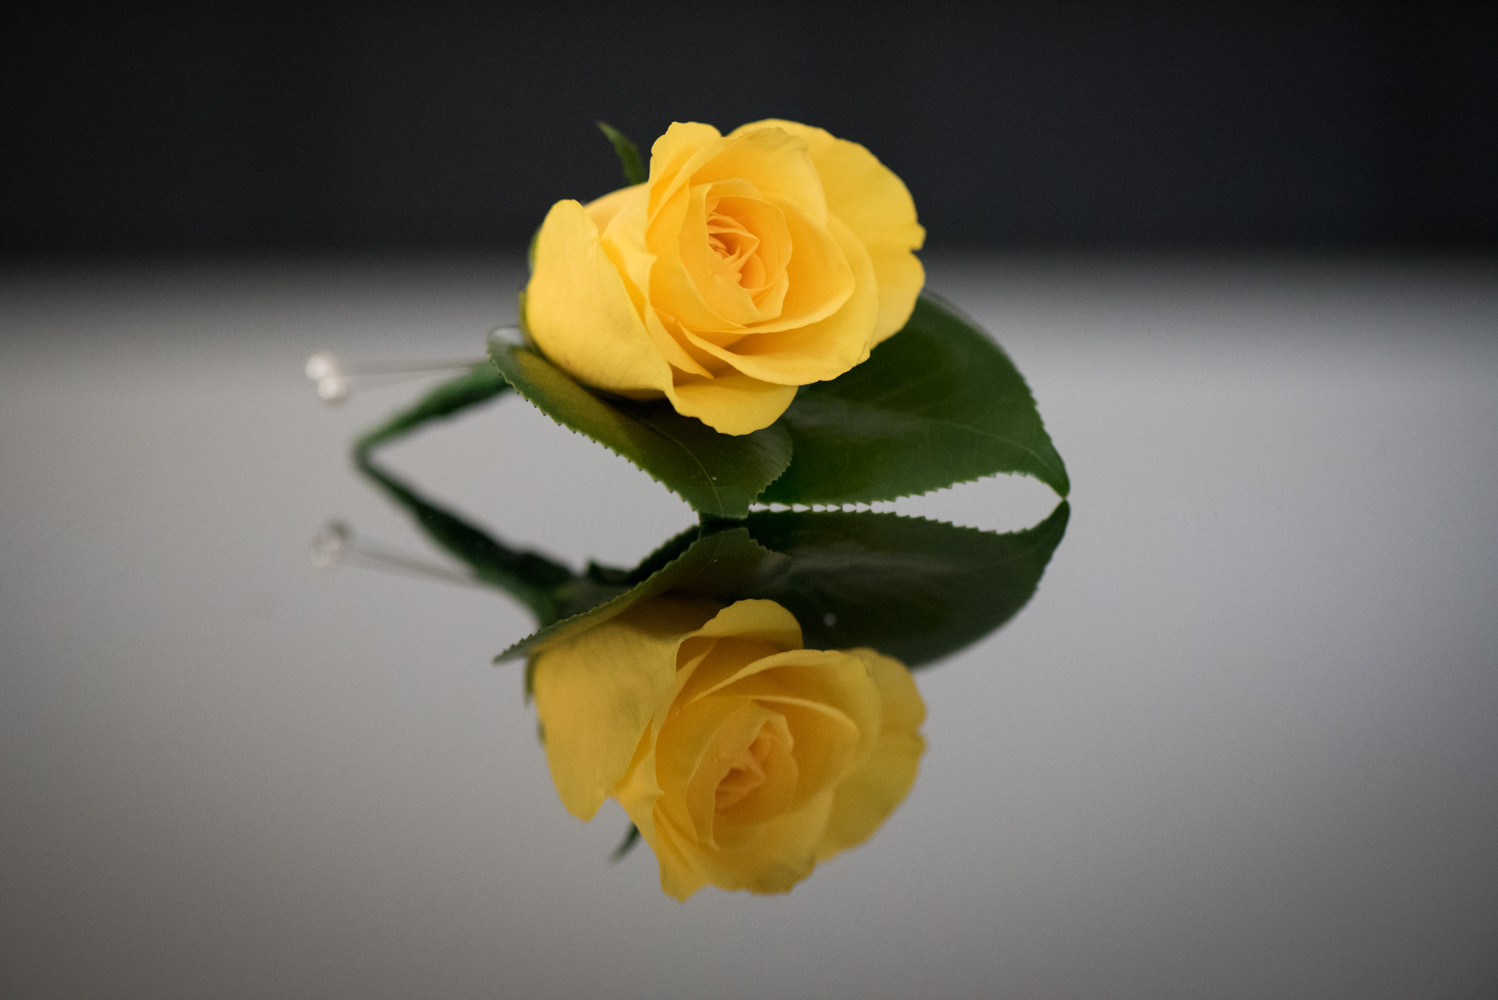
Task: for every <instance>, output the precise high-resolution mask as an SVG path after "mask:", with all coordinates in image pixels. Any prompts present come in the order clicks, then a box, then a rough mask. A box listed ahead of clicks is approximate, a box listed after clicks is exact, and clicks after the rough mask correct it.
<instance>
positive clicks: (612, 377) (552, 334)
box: [524, 201, 671, 395]
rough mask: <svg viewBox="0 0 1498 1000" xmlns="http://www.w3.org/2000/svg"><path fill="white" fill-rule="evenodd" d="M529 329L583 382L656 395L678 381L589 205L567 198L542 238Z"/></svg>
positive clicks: (529, 297) (527, 312) (549, 216)
mask: <svg viewBox="0 0 1498 1000" xmlns="http://www.w3.org/2000/svg"><path fill="white" fill-rule="evenodd" d="M524 317H525V328H526V331H527V333H529V334H530V337H531V339H532V340H534V341H535V343H536V346H537V347H538V348H539V349H540V350H541V352H542V353H543V354H545V355H546V356H547V357H548V358H550V359H551V361H552V362H553V363H554V364H556V365H558V366H559V367H561V368H563V369H565V370H566V371H568V372H570V373H571V374H572V376H573V378H575V379H577V380H578V381H579V382H584V383H586V384H589V385H594V386H599V387H602V388H606V389H609V390H611V391H613V392H618V393H623V394H626V395H627V394H631V393H635V394H654V393H659V392H661V391H664V389H665V387H666V386H667V385H669V384H670V382H671V369H670V366H669V365H667V364H666V361H665V359H664V358H663V357H662V356H661V354H660V352H659V351H658V350H656V349H655V346H654V344H653V343H652V340H651V337H650V334H649V332H648V331H647V330H646V328H645V324H644V323H643V322H642V321H641V319H640V315H639V313H638V312H637V311H636V309H635V307H634V304H633V303H632V302H631V300H630V296H629V292H628V290H627V289H626V287H625V283H624V279H623V278H621V277H620V274H619V270H618V269H617V268H616V267H615V266H614V264H613V262H612V261H611V260H610V259H609V257H608V255H607V254H606V253H605V251H604V248H603V246H602V244H601V242H600V238H599V233H598V227H597V226H596V225H594V223H593V220H592V219H591V218H589V217H588V213H587V212H586V211H585V210H584V209H583V207H582V205H580V204H578V203H577V202H575V201H559V202H557V203H556V204H555V205H553V206H552V207H551V211H549V212H547V213H546V220H545V221H544V222H543V223H542V224H541V231H540V232H539V233H538V234H537V236H536V266H535V270H534V271H533V272H532V274H531V280H530V284H529V285H528V286H527V288H526V293H525V297H524Z"/></svg>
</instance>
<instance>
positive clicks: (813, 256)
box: [522, 121, 925, 434]
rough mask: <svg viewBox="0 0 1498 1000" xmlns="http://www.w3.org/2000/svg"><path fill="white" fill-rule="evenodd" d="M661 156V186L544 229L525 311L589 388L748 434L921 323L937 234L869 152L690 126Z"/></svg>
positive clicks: (809, 138)
mask: <svg viewBox="0 0 1498 1000" xmlns="http://www.w3.org/2000/svg"><path fill="white" fill-rule="evenodd" d="M650 153H651V155H650V178H649V180H648V181H646V183H644V184H637V185H635V186H633V187H627V188H624V189H622V190H619V191H615V192H614V193H612V194H609V195H605V196H604V197H602V198H599V199H598V200H597V201H594V202H592V203H591V204H589V205H587V206H586V207H585V206H583V205H580V204H579V203H578V202H576V201H559V202H557V203H556V204H555V205H553V206H552V208H551V211H550V212H548V213H547V216H546V220H545V221H544V222H543V223H542V225H541V229H540V232H539V233H538V234H537V236H536V244H535V258H534V263H533V271H532V274H531V280H530V284H529V285H528V286H527V287H526V291H525V295H524V297H523V307H522V312H523V322H524V324H525V327H526V330H527V331H528V332H529V334H530V337H531V339H532V340H533V341H534V343H535V344H536V346H537V348H538V349H539V350H540V351H541V352H542V353H543V354H545V355H546V356H547V357H548V358H549V359H550V360H551V361H552V362H553V363H554V364H556V365H558V366H559V367H561V368H563V369H565V370H566V371H567V372H569V373H570V374H571V375H572V376H573V377H574V378H576V379H577V380H578V381H580V382H582V383H584V384H586V385H590V386H593V387H594V388H597V389H603V390H606V391H609V392H613V393H618V394H620V395H624V396H628V397H631V398H635V399H651V398H659V397H661V396H665V398H666V399H668V400H669V401H670V403H671V405H672V406H673V407H675V408H676V410H677V411H678V412H679V413H682V414H685V415H687V416H690V417H696V418H697V419H699V420H701V421H702V422H703V423H705V424H707V425H708V426H710V427H712V428H713V429H715V430H718V431H720V432H722V433H724V434H747V433H750V432H751V431H756V430H759V429H760V428H762V427H768V426H769V425H770V424H772V423H774V422H775V420H776V418H778V417H779V416H780V415H781V414H782V413H784V412H785V410H786V407H788V406H790V404H791V400H792V399H793V398H794V397H795V395H796V388H797V387H798V386H802V385H806V384H807V383H810V382H819V381H822V380H824V379H832V378H836V377H837V376H839V375H841V374H843V373H844V372H846V371H847V370H848V369H850V368H852V367H853V366H854V365H857V364H858V363H860V362H861V361H863V360H864V359H865V358H867V357H868V356H869V350H870V349H871V348H872V347H873V346H874V345H875V344H877V343H879V342H880V341H881V340H883V339H885V338H886V337H888V336H890V335H891V334H893V333H895V332H896V331H897V330H899V329H900V328H901V327H902V326H904V325H905V321H906V320H907V319H909V318H910V312H911V309H913V308H914V306H915V300H916V296H917V295H918V294H919V293H920V290H921V285H922V283H923V282H924V280H925V275H924V272H923V270H922V268H921V264H920V261H919V260H917V259H916V256H915V254H914V251H915V250H918V249H919V248H920V246H921V243H922V241H923V240H924V239H925V230H924V229H922V228H921V226H920V225H919V224H918V223H917V222H916V215H915V205H914V203H913V202H912V201H911V198H910V193H909V192H908V191H907V190H906V188H905V185H904V184H903V183H902V182H901V181H900V179H899V178H898V177H896V176H895V175H894V174H893V173H892V172H891V171H890V170H889V169H888V168H887V167H885V166H884V165H883V164H882V163H880V162H879V161H878V160H877V159H875V158H874V155H873V154H872V153H870V152H869V151H868V150H867V149H865V148H864V147H863V146H860V145H858V144H857V143H852V142H848V141H846V140H843V139H836V138H834V137H833V136H831V135H829V134H828V133H827V132H825V131H823V130H822V129H819V128H812V127H810V126H807V125H800V124H797V123H796V122H788V121H762V122H755V123H753V124H750V125H745V126H744V127H742V128H740V129H737V130H736V131H734V132H732V133H730V134H729V135H727V136H724V135H721V134H719V132H718V130H717V129H715V128H713V127H712V126H711V125H702V124H698V123H686V124H683V123H680V122H678V123H676V124H673V125H672V126H671V127H670V129H668V130H667V132H666V134H665V135H663V136H661V138H659V139H657V140H656V142H655V145H654V146H653V147H652V148H651V151H650Z"/></svg>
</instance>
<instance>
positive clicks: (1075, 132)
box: [0, 2, 1498, 258]
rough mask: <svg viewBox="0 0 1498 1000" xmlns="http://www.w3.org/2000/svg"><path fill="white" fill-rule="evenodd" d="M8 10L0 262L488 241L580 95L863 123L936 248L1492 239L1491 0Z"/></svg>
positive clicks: (531, 202) (576, 134) (710, 111)
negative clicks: (1, 258) (23, 14)
mask: <svg viewBox="0 0 1498 1000" xmlns="http://www.w3.org/2000/svg"><path fill="white" fill-rule="evenodd" d="M1483 8H1487V9H1486V10H1484V9H1483ZM9 34H10V35H11V39H10V46H9V48H10V49H11V51H10V52H9V53H8V54H7V56H6V58H5V59H4V60H3V61H0V102H3V103H0V107H3V108H4V112H5V117H6V119H8V126H7V132H8V134H9V137H10V138H9V141H8V142H7V146H8V151H7V155H6V157H5V161H6V171H7V172H8V173H9V175H10V176H9V181H8V182H7V183H6V184H5V185H4V188H3V190H4V194H3V195H0V198H3V202H0V206H3V219H4V225H3V226H0V253H3V254H4V255H5V256H8V257H10V258H26V257H34V256H43V257H48V258H58V257H76V256H79V255H84V256H92V257H97V256H100V255H115V254H128V255H138V254H141V253H155V254H173V255H181V254H190V255H193V256H199V257H200V256H202V255H204V254H215V255H219V254H235V255H238V254H243V253H245V252H258V251H287V250H291V251H307V250H313V251H348V250H357V251H375V252H380V253H390V252H394V253H404V252H443V251H464V250H478V251H490V252H492V251H494V250H503V249H505V248H508V247H510V246H513V245H514V244H515V243H516V242H517V241H522V240H524V239H525V238H526V236H527V235H528V234H529V233H530V232H531V231H532V229H533V228H534V227H535V225H536V224H537V221H538V220H539V219H540V218H541V216H542V215H543V213H544V212H545V209H546V208H547V206H548V205H549V204H550V203H551V202H552V201H554V200H556V199H558V198H562V197H579V198H583V199H587V198H590V197H594V196H596V195H598V194H601V193H603V192H604V191H606V190H609V189H610V188H612V187H615V186H617V185H618V183H619V182H618V171H617V167H616V166H615V164H614V162H613V158H612V155H611V154H610V152H609V150H608V148H607V146H606V145H605V144H604V142H603V140H602V139H601V138H600V137H599V136H598V134H597V133H596V132H595V130H594V128H593V124H592V123H593V121H594V120H595V119H604V120H607V121H609V122H611V123H613V124H615V125H616V126H618V127H620V128H621V129H624V130H625V131H626V132H627V133H629V134H631V135H632V136H634V137H635V139H636V141H637V142H639V143H640V144H641V146H642V147H647V148H648V145H649V143H650V142H651V141H652V139H653V138H654V137H655V136H656V135H659V134H660V133H661V132H662V131H664V129H665V127H666V126H667V125H668V124H669V123H670V122H671V121H672V120H673V119H677V120H700V121H707V122H710V123H713V124H715V125H718V126H719V127H721V128H723V129H725V130H726V129H729V128H732V127H734V126H736V125H739V124H741V123H743V122H745V121H748V120H752V119H755V118H760V117H766V116H779V117H789V118H795V119H799V120H803V121H807V122H811V123H814V124H819V125H822V126H824V127H826V128H828V129H830V130H831V131H833V132H834V133H836V134H838V135H841V136H846V137H848V138H852V139H855V140H858V141H861V142H864V143H865V144H866V145H868V146H870V147H871V148H872V149H874V150H875V152H876V153H877V154H878V155H879V156H880V157H881V158H883V159H884V160H885V161H886V162H887V163H889V164H890V165H891V166H892V167H893V168H894V169H895V170H896V171H897V172H898V173H899V174H900V175H901V176H903V177H904V178H905V179H906V180H907V182H908V183H909V185H910V187H911V190H912V191H913V192H914V194H915V197H916V201H917V204H918V206H919V208H920V211H921V214H922V218H923V220H924V221H925V222H926V223H927V226H928V228H929V229H930V232H931V245H930V249H931V250H933V251H936V252H940V251H943V250H956V249H964V248H971V247H974V246H983V247H989V248H1000V249H1014V248H1053V249H1062V250H1078V249H1110V250H1112V249H1122V250H1131V249H1140V248H1151V249H1153V248H1164V249H1175V248H1189V249H1193V250H1195V249H1201V248H1206V249H1220V250H1232V249H1242V248H1254V249H1260V248H1269V249H1285V248H1294V249H1303V248H1310V249H1332V250H1346V249H1353V250H1365V249H1371V250H1388V249H1398V250H1408V249H1420V250H1469V249H1473V248H1490V247H1491V246H1492V245H1493V243H1492V238H1493V236H1494V234H1495V233H1498V185H1495V184H1494V178H1495V176H1498V129H1495V128H1494V124H1493V123H1494V120H1495V112H1498V101H1495V93H1498V86H1495V82H1498V69H1495V65H1498V61H1495V60H1494V59H1493V56H1492V46H1493V39H1494V38H1495V37H1498V15H1495V14H1494V13H1493V8H1492V5H1491V4H1483V5H1479V4H1409V5H1402V7H1401V9H1399V10H1397V11H1390V10H1387V9H1384V8H1383V7H1382V6H1381V5H1364V4H1333V3H1325V2H1317V3H1307V4H1268V5H1259V4H1254V5H1234V6H1233V7H1231V8H1228V9H1213V10H1210V11H1209V10H1205V9H1203V10H1192V9H1190V7H1189V5H1185V4H1142V5H1141V4H1133V5H1123V6H1120V5H1113V4H1060V5H1053V4H1035V3H1018V4H1015V3H1009V4H1002V5H993V6H992V7H981V6H979V5H971V4H951V3H922V4H889V3H860V4H825V5H817V6H815V7H814V8H813V7H812V5H807V7H806V9H803V8H802V7H801V5H794V4H773V3H772V4H767V5H757V6H756V8H755V9H754V11H752V12H745V11H741V10H739V9H737V7H736V6H735V5H729V4H706V3H703V4H665V5H652V6H649V7H646V8H637V7H633V6H630V7H626V6H625V5H617V4H614V5H603V4H598V5H588V4H583V5H578V4H547V5H543V6H542V7H541V8H540V9H539V10H532V11H527V12H523V13H515V12H513V11H512V10H511V9H509V8H504V7H501V5H497V4H490V5H474V6H472V7H468V6H462V7H459V6H456V5H455V6H453V7H451V8H444V9H441V10H436V11H433V10H427V9H422V8H419V7H418V6H417V5H412V4H402V3H393V2H373V3H360V4H351V5H336V6H335V5H329V6H314V7H311V8H307V9H304V10H300V11H297V10H272V9H263V8H259V7H255V6H249V5H232V6H226V7H223V8H211V9H210V8H199V9H191V10H188V11H184V12H180V13H171V14H167V13H160V12H157V13H151V14H145V13H140V12H134V11H132V12H125V11H123V10H114V11H113V12H111V13H108V14H101V13H98V12H94V11H92V10H89V9H87V8H84V9H83V10H81V11H80V10H76V9H73V10H70V9H68V8H66V7H59V8H48V10H47V12H46V13H43V14H40V15H32V16H31V17H30V18H29V19H28V21H27V22H26V23H24V24H22V25H20V26H19V27H13V29H12V31H11V32H10V33H9Z"/></svg>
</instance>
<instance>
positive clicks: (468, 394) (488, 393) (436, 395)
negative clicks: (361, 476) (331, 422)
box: [354, 363, 510, 457]
mask: <svg viewBox="0 0 1498 1000" xmlns="http://www.w3.org/2000/svg"><path fill="white" fill-rule="evenodd" d="M509 388H510V386H509V383H508V382H506V381H505V380H504V377H503V376H501V375H500V374H499V373H498V372H496V371H495V370H494V368H493V366H492V365H486V364H483V363H479V364H476V365H474V366H473V367H472V368H470V369H468V371H466V372H464V373H463V374H462V375H459V376H458V377H457V378H454V379H449V380H448V381H446V382H443V383H442V384H441V385H438V386H437V387H436V388H434V389H432V390H431V391H430V392H428V393H427V394H426V395H425V396H423V397H422V398H421V399H419V400H418V401H417V402H416V404H415V405H414V406H411V407H409V408H407V409H405V410H401V411H400V412H399V413H396V414H395V415H394V416H392V417H390V418H389V419H388V420H386V421H384V422H383V423H381V424H379V425H378V426H376V427H374V428H372V429H370V430H368V431H366V432H365V433H364V434H362V435H360V436H359V439H358V440H357V441H355V442H354V453H355V455H357V456H360V457H363V456H366V455H368V453H369V452H371V451H373V450H374V449H375V448H377V447H379V446H380V445H383V444H388V443H389V442H391V441H394V440H395V439H396V438H399V437H403V436H404V435H406V434H409V433H410V432H411V431H414V430H415V429H416V428H418V427H420V426H421V425H422V424H425V423H428V422H429V421H432V420H438V419H442V418H444V417H451V416H455V415H456V414H458V413H461V412H462V411H464V410H466V409H468V408H469V407H470V406H477V405H478V404H479V403H483V402H486V401H488V400H490V399H493V398H494V397H495V396H498V395H500V394H501V393H504V392H508V391H509Z"/></svg>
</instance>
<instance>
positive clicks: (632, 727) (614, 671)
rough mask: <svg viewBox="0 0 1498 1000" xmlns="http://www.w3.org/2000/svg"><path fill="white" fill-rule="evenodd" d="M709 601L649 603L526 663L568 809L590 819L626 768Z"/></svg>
mask: <svg viewBox="0 0 1498 1000" xmlns="http://www.w3.org/2000/svg"><path fill="white" fill-rule="evenodd" d="M712 611H713V606H712V605H711V604H705V603H702V602H698V601H666V600H661V601H648V602H644V603H641V604H637V605H635V606H634V607H633V608H631V609H630V610H629V611H627V612H625V613H624V614H622V615H620V616H619V617H617V618H615V619H612V620H611V621H607V622H605V623H603V624H602V625H599V626H598V627H596V628H593V629H590V630H589V631H587V632H583V633H581V634H580V635H577V636H576V637H574V638H572V639H569V640H567V641H566V642H562V643H559V644H557V645H556V646H553V647H550V648H544V649H542V650H541V652H540V653H539V654H537V655H536V656H535V657H534V659H533V662H532V677H533V681H532V686H533V693H534V695H535V699H536V714H537V715H538V716H539V717H540V720H541V726H542V730H543V736H544V738H545V741H546V759H547V763H548V764H549V765H550V767H551V776H552V780H553V781H554V782H555V783H556V786H557V793H558V795H560V796H561V799H562V803H563V805H565V806H566V807H567V810H568V811H569V812H571V813H572V814H573V815H574V816H577V817H579V818H580V819H585V820H586V819H590V818H592V816H593V814H594V813H595V812H597V811H598V807H599V806H600V805H602V804H603V801H604V799H606V798H607V797H608V795H609V793H610V792H611V791H613V789H614V786H615V785H617V784H618V783H619V780H620V779H621V778H622V777H624V774H625V772H626V771H627V770H628V769H629V766H630V760H631V758H632V757H633V756H634V754H635V751H636V747H637V745H638V744H639V742H640V737H641V735H643V734H644V732H645V730H646V729H647V728H648V727H649V726H650V722H651V719H652V717H653V716H654V715H655V714H656V711H657V709H659V708H660V707H661V703H662V701H663V699H666V698H667V697H668V696H669V695H670V693H671V692H672V691H673V690H674V689H675V687H676V681H677V678H676V650H677V647H678V646H679V645H680V644H681V640H682V636H683V635H685V634H686V633H688V632H690V631H691V630H692V629H694V628H696V627H697V626H698V625H699V624H700V623H701V622H702V621H703V619H704V618H706V617H707V615H709V614H711V613H712Z"/></svg>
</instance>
